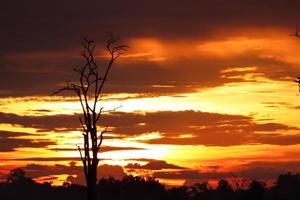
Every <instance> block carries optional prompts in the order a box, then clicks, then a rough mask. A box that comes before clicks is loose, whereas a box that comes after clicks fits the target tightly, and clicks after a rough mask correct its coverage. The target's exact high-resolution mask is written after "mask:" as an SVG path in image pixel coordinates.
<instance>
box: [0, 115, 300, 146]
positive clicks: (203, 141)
mask: <svg viewBox="0 0 300 200" xmlns="http://www.w3.org/2000/svg"><path fill="white" fill-rule="evenodd" d="M77 119H78V117H77V116H73V115H54V116H34V117H32V116H18V115H15V114H5V113H0V123H12V124H17V125H21V126H24V127H34V128H37V129H38V130H39V131H45V130H53V131H60V130H64V131H67V130H78V129H80V127H79V126H80V125H79V122H78V121H77ZM178 122H180V123H178ZM170 124H172V126H170ZM101 125H102V126H107V127H113V128H114V133H116V134H118V136H117V137H113V138H120V139H122V138H125V137H135V136H138V135H142V134H145V133H151V132H159V133H160V134H161V136H162V137H161V138H157V139H150V140H146V141H141V142H146V143H151V144H175V145H207V146H232V145H243V144H274V145H295V144H299V143H300V135H299V134H293V135H291V134H289V135H286V134H285V133H286V131H296V132H297V131H298V129H297V128H296V127H291V126H287V125H284V124H280V123H259V124H258V123H256V122H254V121H253V119H252V118H251V117H247V116H242V115H226V114H217V113H207V112H200V111H199V112H196V111H178V112H173V111H161V112H150V113H145V114H140V113H123V112H114V113H112V114H109V115H104V116H103V118H102V121H101ZM186 135H188V137H186ZM110 138H111V137H106V139H110Z"/></svg>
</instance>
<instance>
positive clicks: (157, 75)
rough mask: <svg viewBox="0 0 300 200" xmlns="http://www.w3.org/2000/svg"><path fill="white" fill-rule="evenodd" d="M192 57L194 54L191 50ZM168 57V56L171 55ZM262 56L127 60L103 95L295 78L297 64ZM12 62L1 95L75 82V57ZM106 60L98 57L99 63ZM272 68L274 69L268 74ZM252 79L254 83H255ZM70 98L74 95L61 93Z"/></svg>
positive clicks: (0, 79) (6, 63) (2, 76)
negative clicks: (254, 77) (259, 76)
mask: <svg viewBox="0 0 300 200" xmlns="http://www.w3.org/2000/svg"><path fill="white" fill-rule="evenodd" d="M190 53H191V54H194V53H195V52H190ZM170 54H172V52H170ZM259 54H260V52H256V51H254V52H252V51H250V50H249V51H247V52H245V53H244V54H243V55H237V56H233V57H232V58H219V57H215V56H214V57H212V56H202V55H197V54H195V55H192V56H180V57H176V58H170V59H168V60H166V61H164V62H160V63H158V62H154V61H147V60H134V59H133V60H131V59H126V60H122V61H121V62H117V63H116V65H114V66H113V68H112V71H111V73H110V75H109V79H108V81H107V84H106V85H105V88H104V92H105V93H107V94H109V93H140V94H142V96H141V97H145V96H146V97H147V96H150V97H151V96H158V95H175V94H178V93H184V92H195V91H198V90H199V89H205V88H209V87H216V86H221V85H223V84H225V83H229V82H242V81H249V80H245V79H244V78H243V75H245V74H247V73H260V74H262V75H264V76H266V77H269V78H271V79H275V80H286V79H291V80H292V79H293V76H294V75H295V74H297V69H296V68H295V66H293V65H292V64H289V63H285V62H283V61H278V60H276V59H274V58H260V56H259ZM13 59H15V58H10V59H3V61H1V62H0V65H2V67H1V69H0V70H1V73H0V96H3V97H5V96H28V95H34V96H38V95H46V96H50V94H51V93H53V91H54V90H56V89H58V88H61V87H62V86H64V85H65V84H66V83H67V82H68V81H76V80H77V78H76V73H75V72H74V71H73V68H74V67H78V66H80V65H82V64H83V63H82V60H81V59H78V58H72V57H71V58H70V57H69V56H66V58H65V59H57V58H54V59H53V58H48V59H41V58H31V59H24V58H17V61H14V60H13ZM104 62H105V61H103V60H101V59H100V63H104ZM249 66H258V67H257V69H256V70H254V71H250V72H249V71H244V72H241V71H235V72H226V73H224V72H223V70H225V69H229V68H233V69H234V68H240V67H249ZM270 69H272V70H270ZM253 81H254V80H253ZM61 94H62V95H73V94H72V93H61Z"/></svg>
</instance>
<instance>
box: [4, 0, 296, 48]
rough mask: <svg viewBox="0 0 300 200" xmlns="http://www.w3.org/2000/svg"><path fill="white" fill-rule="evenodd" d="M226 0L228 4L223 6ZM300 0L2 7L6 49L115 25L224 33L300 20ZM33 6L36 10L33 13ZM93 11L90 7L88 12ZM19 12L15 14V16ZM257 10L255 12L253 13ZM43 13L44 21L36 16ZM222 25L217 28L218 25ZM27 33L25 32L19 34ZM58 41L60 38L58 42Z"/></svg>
mask: <svg viewBox="0 0 300 200" xmlns="http://www.w3.org/2000/svg"><path fill="white" fill-rule="evenodd" d="M219 5H222V6H219ZM299 6H300V5H299V2H298V1H296V0H292V1H284V0H277V1H271V0H262V1H250V0H241V1H239V2H238V3H236V2H226V3H224V0H210V1H208V0H206V1H201V2H199V1H196V0H190V1H188V2H185V3H183V2H182V1H180V0H176V1H174V0H173V1H171V0H166V1H164V2H161V1H151V2H150V1H149V2H143V3H141V2H140V1H138V0H130V1H129V2H126V3H125V2H123V1H120V0H117V1H114V2H97V1H95V2H93V6H92V7H91V6H90V5H89V4H86V3H85V2H81V1H79V0H74V1H73V3H72V5H70V4H69V3H68V1H66V0H63V1H61V2H60V3H59V4H58V3H51V4H50V3H43V4H42V3H41V2H39V1H37V0H29V1H27V2H26V4H25V3H23V2H18V4H17V6H16V4H15V3H13V2H5V3H3V5H2V7H1V10H0V11H1V12H0V13H1V21H0V22H1V24H2V30H3V31H1V35H0V37H1V38H5V40H3V42H2V46H3V47H2V48H1V50H2V51H1V52H16V51H29V50H31V51H32V50H45V49H60V48H62V47H70V46H71V45H73V44H74V43H76V41H77V39H78V38H80V36H81V35H84V34H89V33H90V34H91V35H93V36H97V39H99V40H100V41H102V40H101V37H100V36H99V35H101V34H100V33H103V30H110V31H112V32H116V33H119V34H120V35H122V36H123V37H125V38H132V37H136V36H143V37H153V36H159V37H161V38H164V39H169V38H172V39H176V38H182V37H185V38H190V37H192V38H195V37H202V38H212V37H213V38H218V37H222V36H223V35H226V34H229V33H228V32H231V31H232V30H233V29H235V28H240V29H243V28H244V29H245V28H247V27H249V26H250V27H251V26H256V27H263V28H266V27H267V28H268V27H290V28H292V27H293V28H294V26H295V24H297V22H298V21H299V16H298V15H297V12H298V11H297V9H296V8H298V7H299ZM29 10H30V12H29ZM86 10H89V12H86ZM12 11H14V12H13V13H14V15H11V13H12ZM253 13H255V14H253ZM36 18H38V19H39V20H36ZM216 29H217V30H216ZM20 32H22V34H18V33H20ZM54 41H55V42H54Z"/></svg>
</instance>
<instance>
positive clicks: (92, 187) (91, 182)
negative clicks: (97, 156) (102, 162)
mask: <svg viewBox="0 0 300 200" xmlns="http://www.w3.org/2000/svg"><path fill="white" fill-rule="evenodd" d="M97 194H98V191H97V167H96V168H94V167H91V169H90V173H89V177H88V184H87V200H97V198H98V197H97Z"/></svg>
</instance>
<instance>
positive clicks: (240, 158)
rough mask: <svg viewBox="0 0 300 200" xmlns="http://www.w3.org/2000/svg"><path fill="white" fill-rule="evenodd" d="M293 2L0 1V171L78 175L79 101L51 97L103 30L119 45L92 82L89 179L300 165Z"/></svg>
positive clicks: (298, 52)
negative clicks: (95, 155) (99, 90)
mask: <svg viewBox="0 0 300 200" xmlns="http://www.w3.org/2000/svg"><path fill="white" fill-rule="evenodd" d="M299 8H300V1H296V0H239V1H237V0H236V1H228V0H227V1H226V0H203V1H200V0H188V1H182V0H164V1H157V0H152V1H141V0H126V1H124V0H123V1H122V0H113V1H79V0H73V1H67V0H60V1H48V2H46V1H38V0H27V1H14V0H12V1H5V2H2V3H1V7H0V22H1V31H0V38H1V39H0V41H1V43H0V44H1V46H0V141H1V142H0V160H1V162H0V179H4V178H5V174H7V173H8V172H9V170H11V169H13V168H16V167H22V168H23V169H25V171H26V172H27V174H28V176H31V177H33V178H34V179H35V180H37V181H40V182H43V181H53V182H54V184H57V185H60V184H61V183H62V182H63V181H65V180H68V181H71V182H74V183H82V184H83V183H84V182H83V173H82V167H81V162H80V159H79V153H78V151H77V147H76V145H81V144H82V143H83V141H82V134H81V128H80V127H81V126H80V123H79V121H78V115H79V114H80V112H81V110H80V105H79V103H78V101H77V98H75V96H72V95H73V94H72V93H61V94H60V95H65V96H55V97H50V94H51V93H53V91H55V90H56V89H58V88H60V87H62V86H63V85H64V84H65V83H67V82H68V81H74V80H76V74H75V73H74V71H73V68H74V67H78V66H81V65H83V64H84V61H83V60H82V58H81V56H80V53H81V51H82V47H81V45H80V40H81V38H82V36H88V37H90V38H92V39H93V40H95V42H96V44H97V49H96V55H95V56H96V59H97V61H98V64H99V65H102V66H105V63H106V62H107V53H106V51H105V41H106V39H107V35H106V32H107V31H110V32H112V33H114V34H116V35H119V36H120V37H121V39H122V43H123V44H127V45H128V46H129V47H130V49H129V51H128V52H126V54H124V55H123V56H122V57H121V58H120V59H118V60H117V62H116V63H115V65H114V66H113V68H112V71H111V73H110V74H109V78H108V81H107V83H106V85H105V94H104V96H103V98H102V105H103V106H104V107H105V109H106V110H107V111H109V110H112V109H115V108H117V109H115V111H113V112H107V113H106V114H105V116H103V118H102V119H101V121H100V124H99V129H101V128H103V127H109V130H110V131H111V132H110V133H107V134H106V136H105V140H104V142H103V147H102V148H101V152H100V153H99V157H100V158H101V161H100V167H99V169H100V170H99V175H98V177H107V176H110V175H111V176H114V177H116V178H121V177H123V176H124V175H125V174H132V175H142V176H153V177H155V178H157V179H159V180H160V181H161V182H163V183H166V184H169V185H180V184H192V183H195V182H198V181H205V180H210V181H213V180H215V179H220V178H232V177H233V176H238V177H245V178H249V179H258V180H265V181H269V182H272V181H273V180H274V179H275V178H276V177H277V176H278V175H279V174H281V173H284V172H288V171H291V172H298V173H300V118H299V114H300V112H299V111H300V103H299V102H300V94H299V93H298V86H297V84H296V83H294V82H293V80H295V77H296V76H297V75H299V74H300V38H297V37H291V36H289V35H290V34H293V33H294V32H295V30H296V28H297V26H298V27H299V28H300V24H299V23H300V13H299Z"/></svg>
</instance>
